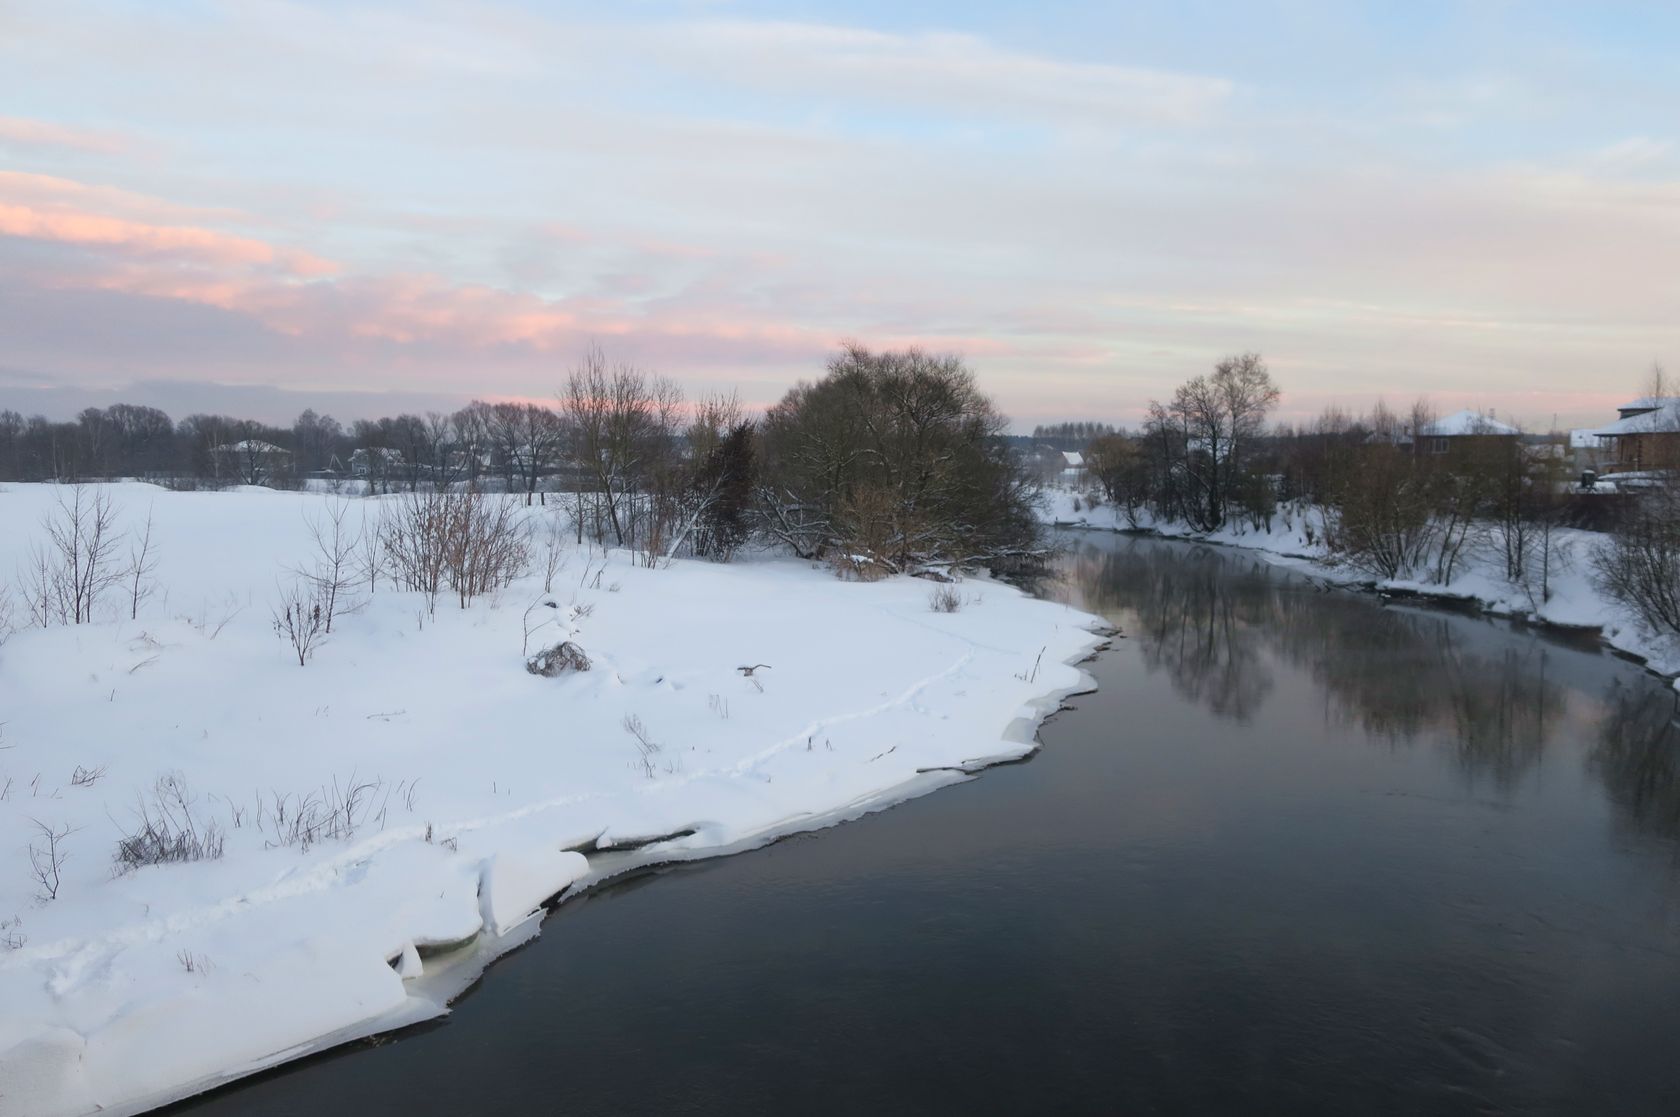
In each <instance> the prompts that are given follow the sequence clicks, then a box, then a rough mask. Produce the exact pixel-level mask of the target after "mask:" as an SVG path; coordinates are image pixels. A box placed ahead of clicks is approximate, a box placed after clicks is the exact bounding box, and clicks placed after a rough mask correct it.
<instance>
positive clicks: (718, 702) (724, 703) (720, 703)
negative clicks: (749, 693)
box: [706, 694, 729, 721]
mask: <svg viewBox="0 0 1680 1117" xmlns="http://www.w3.org/2000/svg"><path fill="white" fill-rule="evenodd" d="M706 708H707V709H708V710H710V711H712V713H714V714H716V715H717V716H718V717H720V718H722V719H723V720H724V721H728V720H729V699H727V698H725V697H724V696H723V695H721V694H709V695H707V696H706Z"/></svg>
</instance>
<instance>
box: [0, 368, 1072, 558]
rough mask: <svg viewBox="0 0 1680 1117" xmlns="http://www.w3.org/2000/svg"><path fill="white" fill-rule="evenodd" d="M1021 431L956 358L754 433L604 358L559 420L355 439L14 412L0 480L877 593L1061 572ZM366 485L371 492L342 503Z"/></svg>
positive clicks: (516, 418)
mask: <svg viewBox="0 0 1680 1117" xmlns="http://www.w3.org/2000/svg"><path fill="white" fill-rule="evenodd" d="M1006 427H1007V424H1006V421H1005V419H1004V418H1003V416H1002V415H1000V414H999V413H998V411H997V409H996V408H995V406H994V405H993V404H992V402H991V401H990V400H989V399H988V398H987V397H986V396H985V395H984V394H983V393H982V392H981V391H980V390H979V388H978V387H977V386H976V384H975V381H974V376H973V374H972V373H971V372H970V371H969V369H968V368H967V367H966V366H965V365H964V364H963V362H962V361H961V360H960V359H959V358H956V357H953V356H944V355H938V354H932V353H926V352H923V351H920V350H915V349H911V350H906V351H902V352H873V351H870V350H868V349H866V348H863V347H862V346H856V345H849V346H846V347H844V348H843V349H842V350H841V351H840V352H839V353H837V354H836V355H835V356H834V357H833V358H832V359H831V360H830V362H829V365H828V368H827V371H826V374H825V375H824V376H822V377H821V378H820V379H818V380H816V381H814V382H810V383H802V384H799V385H797V386H796V387H794V388H793V389H792V390H791V391H789V392H788V393H787V395H786V396H785V397H784V398H783V399H782V400H781V401H780V402H779V403H777V404H776V405H775V406H773V407H772V408H770V409H769V411H768V412H767V413H766V414H765V415H764V417H763V418H762V419H761V420H755V419H753V418H751V417H749V416H747V415H746V414H745V412H744V411H743V409H742V407H741V406H740V404H739V403H738V401H737V400H736V399H734V398H733V397H724V396H717V397H706V398H702V399H699V400H694V401H690V400H687V399H685V398H684V395H683V392H682V390H681V389H680V387H679V386H678V385H677V384H675V383H674V382H673V381H671V380H668V379H666V378H663V377H660V376H656V375H653V374H650V373H648V372H646V371H644V370H642V369H640V368H637V367H635V366H633V365H629V364H623V363H614V362H611V361H609V360H608V359H607V357H606V356H605V355H604V354H603V353H602V352H600V351H599V350H598V349H596V350H591V351H590V352H589V353H587V354H586V355H585V356H584V358H583V359H582V360H581V361H579V362H578V363H577V365H576V366H575V367H573V368H572V369H571V370H570V371H569V373H568V374H567V375H566V377H565V380H564V383H563V384H562V386H561V388H560V390H559V392H558V393H557V396H556V399H555V402H554V404H553V405H552V406H548V405H544V404H540V403H534V402H519V403H487V402H482V401H475V402H473V403H471V404H469V405H468V406H466V407H464V408H462V409H460V410H459V411H456V412H454V413H452V414H442V413H437V412H433V413H429V414H427V415H423V416H419V415H399V416H396V417H395V418H387V419H379V420H363V421H357V422H356V423H354V424H352V425H350V426H349V427H345V426H343V425H342V424H340V423H338V422H336V421H335V420H333V419H332V418H331V417H329V416H324V415H320V414H317V413H316V412H314V411H313V410H310V411H305V412H304V413H303V414H302V415H300V416H299V417H298V419H297V421H296V422H295V423H294V424H293V425H292V426H291V427H290V428H283V427H275V426H268V425H264V424H260V423H256V422H251V421H246V420H236V419H232V418H228V417H224V416H210V415H192V416H189V417H188V418H186V419H184V420H182V421H181V422H179V423H172V422H171V421H170V419H169V417H168V416H167V415H165V414H164V413H163V412H161V411H158V410H156V409H155V408H145V407H135V406H131V405H127V404H119V405H116V406H113V407H109V408H105V409H97V408H90V409H88V410H86V411H84V412H82V413H81V415H80V416H78V418H77V420H76V421H75V422H72V423H52V422H49V421H47V420H46V419H44V418H40V417H37V418H33V419H28V420H25V419H23V418H22V417H21V416H18V415H17V414H16V413H15V412H4V413H0V480H5V479H10V480H23V481H34V480H58V481H79V480H94V479H107V478H115V477H143V478H149V479H154V480H159V481H162V482H164V483H166V484H170V485H173V486H177V487H195V486H199V485H223V484H238V483H262V484H268V485H274V486H280V487H284V486H287V485H301V484H304V483H306V482H309V483H311V484H312V485H313V487H328V488H338V489H340V490H341V491H356V492H362V491H366V492H370V493H378V494H388V493H393V492H394V493H399V494H402V493H407V494H420V493H442V492H450V491H456V490H463V489H464V490H470V491H473V492H487V491H489V492H493V491H498V490H499V491H501V492H504V493H512V494H519V495H522V496H523V498H524V500H525V502H526V503H537V502H542V503H548V502H550V501H551V500H553V501H557V502H558V503H559V504H560V506H561V508H562V509H563V510H566V511H569V512H570V513H571V521H570V524H569V530H571V531H573V532H575V536H576V539H577V540H578V541H579V542H581V541H583V540H584V539H585V538H589V539H592V540H596V541H600V542H603V543H606V544H609V545H612V546H621V547H628V548H631V549H633V550H636V551H637V552H639V553H641V554H643V555H646V556H647V557H648V560H649V561H659V560H662V559H664V558H668V557H671V556H674V555H678V554H686V555H695V556H701V557H707V558H715V559H727V558H728V557H729V556H730V555H731V554H733V553H734V552H735V551H736V550H737V549H738V548H740V547H741V546H743V545H744V544H747V543H748V542H750V541H754V540H757V541H761V542H764V543H767V544H775V545H781V546H785V547H787V548H788V549H790V550H792V551H793V552H794V553H796V554H798V555H800V556H803V557H806V558H810V559H815V560H822V561H827V562H831V563H833V564H834V565H835V566H836V567H837V568H839V569H842V570H844V571H847V572H849V573H852V574H856V575H858V576H864V577H870V576H878V575H884V574H890V573H899V572H905V571H924V570H930V569H940V568H949V567H960V566H973V567H990V568H992V569H995V570H1006V569H1007V570H1020V569H1024V568H1026V567H1029V566H1032V565H1034V564H1036V563H1038V562H1040V561H1041V560H1042V559H1043V557H1044V554H1045V552H1044V549H1043V548H1042V547H1041V546H1040V544H1039V528H1038V524H1037V517H1036V515H1035V514H1034V500H1035V498H1036V495H1037V494H1036V489H1035V487H1034V486H1033V484H1032V483H1031V482H1030V480H1029V478H1028V477H1027V475H1026V473H1025V471H1024V470H1023V468H1022V466H1021V464H1020V462H1019V461H1018V460H1017V459H1016V457H1015V456H1013V455H1012V454H1011V453H1010V452H1009V448H1008V446H1007V444H1006V439H1005V432H1006ZM347 474H354V477H355V480H356V484H355V485H354V486H353V487H352V486H349V485H341V484H339V481H340V480H341V479H343V478H345V477H346V475H347ZM440 515H441V513H440Z"/></svg>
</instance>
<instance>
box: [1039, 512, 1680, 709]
mask: <svg viewBox="0 0 1680 1117" xmlns="http://www.w3.org/2000/svg"><path fill="white" fill-rule="evenodd" d="M1076 505H1077V507H1076ZM1043 511H1044V515H1045V516H1046V518H1047V519H1048V520H1049V521H1050V522H1052V523H1056V524H1060V525H1063V526H1067V527H1084V528H1093V529H1101V530H1110V531H1123V530H1130V525H1129V524H1128V522H1127V520H1126V514H1125V511H1124V510H1123V509H1121V508H1118V507H1116V506H1114V505H1111V504H1108V503H1106V502H1103V503H1100V504H1099V505H1098V506H1097V507H1096V508H1092V507H1091V506H1090V497H1089V496H1088V495H1086V494H1082V493H1076V492H1074V491H1072V490H1070V489H1065V488H1060V489H1051V490H1047V491H1046V493H1045V501H1044V509H1043ZM1139 526H1140V529H1141V530H1145V531H1151V532H1155V533H1157V534H1160V535H1163V536H1168V537H1176V538H1194V539H1201V540H1206V541H1208V542H1211V543H1220V544H1224V545H1227V546H1233V547H1246V548H1249V549H1250V550H1254V551H1258V552H1260V553H1262V554H1265V555H1267V556H1269V557H1270V558H1272V559H1273V560H1274V561H1277V562H1280V563H1283V564H1285V565H1289V566H1293V567H1296V568H1297V569H1302V570H1305V571H1308V572H1310V573H1312V574H1313V575H1314V576H1316V577H1320V578H1323V579H1326V580H1328V581H1332V582H1335V583H1338V584H1342V585H1355V584H1358V585H1367V586H1371V587H1373V588H1375V589H1379V590H1386V591H1398V592H1402V593H1424V594H1429V595H1431V596H1435V597H1439V598H1457V599H1460V600H1464V601H1470V602H1475V603H1477V604H1479V605H1480V606H1481V607H1482V608H1483V609H1485V610H1486V611H1488V612H1490V613H1494V614H1497V615H1499V616H1504V617H1514V618H1518V619H1521V620H1527V621H1534V622H1541V623H1545V624H1552V625H1559V626H1562V627H1567V628H1595V629H1599V630H1601V633H1602V636H1603V638H1604V641H1605V642H1606V643H1607V644H1609V645H1610V646H1611V647H1613V648H1616V649H1617V650H1619V651H1623V652H1627V653H1628V654H1630V655H1634V656H1638V657H1639V658H1640V659H1643V660H1645V661H1646V663H1647V664H1648V666H1650V668H1651V669H1652V670H1653V671H1656V672H1658V673H1660V674H1663V675H1676V674H1680V647H1677V646H1676V645H1675V642H1674V641H1672V640H1668V639H1665V638H1662V637H1657V636H1653V635H1652V634H1651V633H1649V632H1647V631H1645V630H1644V628H1643V626H1641V624H1640V623H1639V621H1638V619H1637V618H1636V617H1635V616H1634V615H1633V614H1632V613H1631V612H1630V611H1628V610H1627V609H1626V608H1624V607H1623V606H1622V605H1621V604H1620V603H1618V602H1616V601H1613V600H1610V599H1608V598H1606V597H1605V596H1604V595H1603V594H1601V593H1600V592H1599V591H1598V589H1597V587H1596V586H1594V585H1593V579H1592V576H1591V575H1592V558H1591V556H1592V549H1593V548H1595V547H1597V546H1598V545H1599V543H1601V542H1602V541H1603V539H1604V536H1602V535H1598V534H1595V533H1593V532H1588V531H1578V530H1573V529H1566V530H1560V531H1557V532H1555V533H1554V534H1553V537H1552V539H1553V543H1554V544H1555V546H1556V548H1557V550H1558V552H1559V555H1560V557H1561V560H1562V561H1561V563H1560V564H1559V565H1558V568H1557V569H1555V570H1554V571H1553V572H1552V577H1551V591H1552V592H1551V597H1550V598H1549V599H1548V600H1545V601H1540V600H1537V595H1534V594H1531V593H1530V592H1529V590H1528V589H1526V588H1525V587H1523V586H1518V585H1513V584H1512V583H1511V582H1509V581H1508V580H1507V579H1506V578H1505V576H1504V567H1503V565H1502V563H1501V560H1500V559H1499V558H1498V556H1496V555H1490V554H1474V553H1472V554H1470V555H1467V556H1466V558H1465V560H1464V561H1463V562H1461V563H1460V567H1461V569H1462V573H1460V574H1458V575H1457V576H1456V577H1454V579H1453V580H1452V582H1451V583H1449V584H1448V585H1444V586H1443V585H1437V584H1435V583H1431V582H1417V581H1408V580H1404V579H1383V580H1376V579H1373V578H1372V577H1371V576H1370V575H1368V574H1365V573H1362V572H1360V571H1357V570H1352V569H1350V568H1347V567H1344V566H1337V565H1334V564H1332V563H1330V562H1329V561H1328V557H1329V556H1328V553H1327V552H1326V550H1325V548H1324V545H1323V539H1324V532H1323V530H1322V527H1321V526H1320V524H1319V521H1318V519H1317V513H1316V511H1313V510H1311V509H1298V508H1295V509H1290V508H1280V510H1279V514H1278V515H1277V516H1276V517H1275V518H1274V519H1273V521H1272V530H1271V531H1269V532H1267V531H1256V530H1254V529H1253V528H1251V527H1249V526H1248V525H1247V524H1233V525H1229V526H1227V527H1225V528H1223V529H1221V530H1220V531H1217V532H1213V533H1211V534H1203V533H1198V532H1195V531H1192V530H1191V529H1190V528H1189V527H1188V526H1187V525H1185V524H1181V523H1157V522H1155V521H1154V520H1153V519H1152V518H1151V517H1150V516H1149V514H1148V513H1147V512H1140V514H1139ZM1677 686H1680V682H1677Z"/></svg>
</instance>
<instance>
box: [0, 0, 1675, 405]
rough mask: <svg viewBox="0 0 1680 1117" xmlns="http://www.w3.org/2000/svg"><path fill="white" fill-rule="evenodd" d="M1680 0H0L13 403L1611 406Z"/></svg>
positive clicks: (1639, 262)
mask: <svg viewBox="0 0 1680 1117" xmlns="http://www.w3.org/2000/svg"><path fill="white" fill-rule="evenodd" d="M1677 45H1680V4H1673V3H1650V4H1632V3H1616V2H1587V0H1582V2H1580V3H1573V4H1561V3H1544V2H1538V0H1536V2H1525V0H1464V2H1461V3H1446V2H1435V0H1393V2H1390V3H1359V2H1356V0H1347V2H1340V3H1329V2H1323V3H1320V2H1312V0H1273V2H1267V0H1245V2H1240V3H1237V2H1233V3H1214V2H1208V0H1180V2H1178V3H1174V4H1170V5H1168V4H1157V3H1148V4H1145V3H1121V2H1116V0H1111V2H1107V3H1091V4H1075V3H1062V2H1057V0H1041V2H1039V3H1034V4H1007V3H992V2H988V0H969V2H966V3H926V4H919V3H885V2H881V3H875V2H865V3H853V4H837V3H820V2H808V3H783V4H766V3H751V2H748V3H728V2H723V0H718V2H707V0H689V2H680V0H679V2H675V3H639V2H625V3H617V4H601V3H593V4H575V5H574V4H568V3H534V2H528V3H512V2H510V3H474V4H465V3H451V2H440V3H430V2H418V3H400V4H399V3H392V4H381V3H369V4H363V3H356V2H344V3H321V4H315V3H301V2H283V0H254V2H246V0H225V2H222V0H204V2H176V0H139V2H135V3H83V2H78V0H46V2H40V3H34V2H27V0H25V2H18V0H0V407H12V408H15V409H17V410H21V411H25V412H34V411H43V412H46V413H48V414H60V415H68V414H70V413H72V412H73V411H74V410H75V409H77V408H79V407H81V406H84V405H87V404H103V403H109V402H114V401H115V400H117V399H123V400H127V401H130V402H140V403H152V404H155V405H158V406H163V407H165V408H166V409H168V410H170V411H171V413H172V414H175V415H177V416H179V415H181V414H185V413H186V412H188V411H199V410H227V411H234V412H238V413H241V414H249V415H253V416H258V417H263V418H267V419H270V420H271V421H279V420H286V419H289V418H290V417H291V416H293V415H295V414H296V413H297V412H298V411H300V410H302V409H303V408H304V407H306V406H312V407H315V408H316V409H318V410H324V411H330V412H332V413H333V414H335V415H337V416H338V417H339V418H341V419H350V418H356V417H363V416H370V415H376V414H382V413H391V412H395V411H397V410H403V409H425V408H434V407H435V408H440V409H441V408H447V407H453V406H458V405H459V404H460V403H462V402H465V401H466V400H467V399H469V398H472V397H483V398H493V399H504V398H511V399H537V400H545V399H551V398H552V397H553V394H554V392H555V390H556V388H557V387H558V386H559V385H560V384H561V383H562V382H563V380H564V378H565V376H566V372H567V370H568V369H569V368H570V367H571V366H572V364H573V363H574V362H575V361H576V360H577V358H578V357H579V355H580V354H581V353H582V352H583V351H584V349H585V348H586V347H587V346H588V345H590V344H591V343H595V344H599V345H600V346H601V347H602V348H603V349H604V350H605V351H606V353H607V355H608V356H609V357H610V358H612V359H615V360H623V361H629V362H633V363H635V364H637V365H639V366H641V367H644V368H646V369H648V370H650V371H653V372H659V373H663V374H665V375H669V376H672V377H674V378H676V379H678V380H679V381H681V382H682V383H683V384H684V385H685V386H687V387H688V388H689V389H690V390H691V391H693V392H696V393H699V392H707V391H728V390H734V391H738V392H739V394H740V396H741V398H742V399H743V400H744V401H746V402H747V403H749V404H752V405H755V406H760V405H765V404H768V403H770V402H773V401H774V400H775V399H777V398H778V397H779V396H780V395H781V394H782V392H784V391H785V390H786V389H787V387H789V386H790V385H791V384H792V383H794V382H795V381H797V380H799V379H809V378H814V377H816V376H818V375H820V374H821V371H822V367H823V362H824V360H825V359H826V357H827V356H828V355H829V354H831V353H832V352H833V351H834V350H835V348H836V346H837V345H838V344H839V343H840V342H841V341H843V340H856V341H859V342H862V343H864V344H866V345H870V346H877V347H897V346H903V345H909V344H918V345H922V346H924V347H927V348H931V349H936V350H941V351H954V352H957V353H960V354H962V355H963V356H964V357H965V358H966V359H967V361H968V362H969V364H970V366H971V367H972V368H973V369H974V371H975V373H976V374H977V376H978V378H979V381H980V383H981V385H982V387H983V388H984V389H985V390H987V391H988V392H989V393H990V394H992V395H993V397H994V398H995V399H996V400H997V402H998V403H999V405H1000V406H1001V407H1002V408H1003V410H1004V411H1005V412H1006V413H1007V414H1008V415H1010V416H1011V418H1012V419H1013V420H1014V422H1015V424H1016V426H1017V427H1018V428H1019V429H1026V428H1030V427H1031V426H1032V425H1034V424H1036V423H1039V422H1049V421H1056V420H1061V419H1101V420H1107V421H1111V422H1119V423H1135V422H1136V421H1137V419H1138V417H1139V415H1140V413H1141V412H1142V410H1143V409H1144V408H1145V407H1146V406H1147V404H1148V402H1149V401H1150V400H1151V399H1158V398H1159V399H1164V398H1166V397H1168V396H1169V395H1170V394H1171V392H1172V389H1173V387H1174V385H1176V384H1177V383H1179V382H1181V381H1182V380H1184V379H1185V378H1187V377H1189V376H1192V375H1195V374H1196V373H1199V372H1203V371H1206V370H1208V369H1209V368H1211V366H1212V365H1213V363H1214V362H1215V361H1217V360H1218V359H1219V358H1220V357H1221V356H1223V355H1225V354H1229V353H1235V352H1241V351H1245V350H1255V351H1258V352H1260V353H1262V354H1263V355H1264V356H1265V358H1266V360H1267V362H1268V364H1269V365H1270V367H1271V369H1272V371H1273V374H1274V375H1275V376H1276V378H1277V379H1278V381H1279V383H1280V384H1281V386H1282V388H1283V390H1284V400H1283V405H1282V412H1281V414H1282V417H1284V418H1286V419H1301V418H1305V417H1307V416H1310V415H1311V414H1314V413H1316V412H1317V411H1319V410H1320V409H1321V408H1323V407H1325V406H1327V405H1331V404H1336V405H1340V406H1343V407H1347V408H1350V409H1358V408H1363V407H1365V406H1368V405H1369V404H1370V403H1372V402H1373V401H1375V400H1376V399H1378V398H1385V399H1387V400H1388V401H1389V402H1390V403H1393V404H1405V403H1409V401H1410V400H1412V399H1413V398H1415V397H1417V396H1418V395H1427V396H1428V397H1430V398H1431V399H1432V400H1433V401H1434V403H1435V405H1436V407H1437V409H1438V410H1441V411H1448V410H1456V409H1457V408H1459V407H1479V408H1491V409H1493V410H1494V411H1495V412H1496V414H1498V416H1499V417H1500V418H1513V417H1514V418H1516V419H1518V420H1521V421H1522V422H1524V423H1526V424H1528V425H1530V426H1532V427H1535V428H1538V429H1545V428H1547V427H1549V426H1551V425H1552V423H1553V422H1554V417H1555V421H1556V422H1557V423H1559V424H1561V425H1563V426H1573V425H1583V424H1589V423H1590V424H1597V423H1600V422H1602V421H1604V420H1605V419H1607V418H1613V412H1611V409H1612V408H1613V407H1614V405H1615V404H1616V403H1618V402H1620V401H1621V400H1622V399H1623V398H1624V397H1628V396H1631V395H1634V394H1637V389H1638V387H1639V386H1640V383H1641V381H1642V380H1643V378H1644V375H1645V373H1646V370H1647V369H1649V367H1650V366H1651V364H1652V363H1653V362H1663V363H1665V364H1666V365H1667V366H1668V367H1669V368H1670V369H1672V370H1675V371H1680V68H1676V67H1675V66H1674V65H1673V59H1674V51H1675V48H1676V46H1677Z"/></svg>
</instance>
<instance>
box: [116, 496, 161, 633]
mask: <svg viewBox="0 0 1680 1117" xmlns="http://www.w3.org/2000/svg"><path fill="white" fill-rule="evenodd" d="M156 572H157V548H156V547H155V546H153V545H152V510H151V509H150V508H148V509H146V525H145V527H143V528H141V529H140V535H139V536H138V537H137V538H136V539H134V540H133V541H132V542H131V543H130V544H129V549H128V569H127V570H126V571H124V572H123V583H124V584H125V585H126V586H127V587H128V619H129V620H135V619H136V618H138V617H139V616H140V603H141V602H143V601H145V600H146V599H147V598H149V597H151V596H152V593H153V591H155V590H156V589H157V583H156V581H155V580H154V579H153V577H152V576H153V575H154V574H155V573H156Z"/></svg>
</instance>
